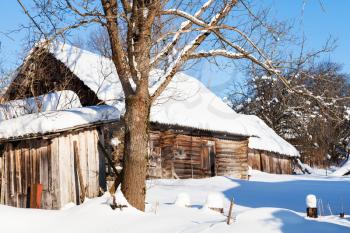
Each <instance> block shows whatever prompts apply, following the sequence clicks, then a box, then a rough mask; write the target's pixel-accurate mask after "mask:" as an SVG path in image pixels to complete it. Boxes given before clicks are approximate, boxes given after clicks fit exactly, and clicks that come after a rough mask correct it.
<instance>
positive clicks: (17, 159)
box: [15, 146, 22, 207]
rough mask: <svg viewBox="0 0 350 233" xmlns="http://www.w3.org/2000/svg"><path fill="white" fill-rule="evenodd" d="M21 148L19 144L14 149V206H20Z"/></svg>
mask: <svg viewBox="0 0 350 233" xmlns="http://www.w3.org/2000/svg"><path fill="white" fill-rule="evenodd" d="M20 158H21V149H20V147H19V146H17V147H16V149H15V173H16V178H15V181H16V182H15V183H16V184H15V195H16V206H17V207H21V205H20V204H21V202H20V200H19V198H20V196H19V195H20V194H21V192H22V187H21V182H22V181H21V160H20Z"/></svg>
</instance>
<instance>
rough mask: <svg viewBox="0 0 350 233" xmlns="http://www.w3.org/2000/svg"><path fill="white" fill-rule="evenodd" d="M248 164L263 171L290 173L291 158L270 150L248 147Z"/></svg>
mask: <svg viewBox="0 0 350 233" xmlns="http://www.w3.org/2000/svg"><path fill="white" fill-rule="evenodd" d="M248 164H249V166H251V167H252V168H253V169H256V170H260V171H263V172H268V173H274V174H292V160H291V158H290V157H288V156H283V155H279V154H276V153H272V152H267V151H260V150H252V149H249V152H248Z"/></svg>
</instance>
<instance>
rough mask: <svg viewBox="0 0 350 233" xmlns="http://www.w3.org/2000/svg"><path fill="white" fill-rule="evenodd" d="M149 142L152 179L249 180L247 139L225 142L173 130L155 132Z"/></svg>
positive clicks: (150, 175)
mask: <svg viewBox="0 0 350 233" xmlns="http://www.w3.org/2000/svg"><path fill="white" fill-rule="evenodd" d="M150 139H151V143H150V147H151V148H150V152H151V154H150V161H149V173H148V174H149V178H174V177H176V178H202V177H210V176H213V175H229V176H233V177H237V178H243V179H245V178H247V170H248V163H247V146H248V141H247V140H246V139H244V140H222V139H218V138H214V137H200V136H191V135H184V134H179V133H176V132H173V131H171V130H167V131H163V132H161V131H152V132H151V134H150ZM159 161H161V162H159Z"/></svg>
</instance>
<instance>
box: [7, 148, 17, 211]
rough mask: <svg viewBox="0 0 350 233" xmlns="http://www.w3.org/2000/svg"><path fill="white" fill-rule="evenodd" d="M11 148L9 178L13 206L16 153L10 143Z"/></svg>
mask: <svg viewBox="0 0 350 233" xmlns="http://www.w3.org/2000/svg"><path fill="white" fill-rule="evenodd" d="M9 146H10V147H9V148H10V150H9V162H10V164H9V170H10V176H9V179H8V181H9V183H10V199H11V201H10V205H12V206H13V202H12V200H13V197H14V195H15V172H14V171H15V169H14V151H13V147H12V144H11V143H9Z"/></svg>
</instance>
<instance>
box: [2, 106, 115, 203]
mask: <svg viewBox="0 0 350 233" xmlns="http://www.w3.org/2000/svg"><path fill="white" fill-rule="evenodd" d="M118 119H119V112H118V111H117V110H116V109H115V108H113V107H111V106H105V105H101V106H93V107H81V108H71V109H67V110H60V111H48V112H43V113H33V114H27V115H22V116H19V117H16V118H13V119H9V120H3V121H0V145H1V151H0V164H1V165H0V168H1V170H0V174H1V186H0V193H1V195H0V200H1V204H6V205H11V206H16V207H35V208H44V209H59V208H61V207H63V206H64V205H66V204H68V203H70V202H73V203H76V204H79V203H81V201H82V200H83V199H84V198H85V197H90V198H92V197H96V196H98V194H99V191H100V188H105V184H106V182H105V159H104V157H105V155H104V153H103V151H102V148H100V146H99V145H100V144H102V145H103V143H104V142H103V140H104V133H103V132H104V131H103V130H102V129H101V128H102V127H103V126H104V125H105V124H110V123H111V122H114V121H116V120H118ZM38 185H40V188H37V186H38ZM34 189H35V191H34ZM33 192H34V193H36V194H34V195H33ZM38 193H41V194H38ZM37 195H40V197H41V198H39V199H37Z"/></svg>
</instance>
